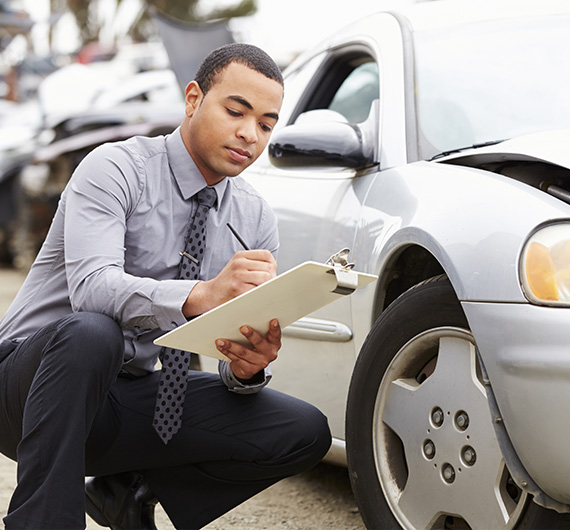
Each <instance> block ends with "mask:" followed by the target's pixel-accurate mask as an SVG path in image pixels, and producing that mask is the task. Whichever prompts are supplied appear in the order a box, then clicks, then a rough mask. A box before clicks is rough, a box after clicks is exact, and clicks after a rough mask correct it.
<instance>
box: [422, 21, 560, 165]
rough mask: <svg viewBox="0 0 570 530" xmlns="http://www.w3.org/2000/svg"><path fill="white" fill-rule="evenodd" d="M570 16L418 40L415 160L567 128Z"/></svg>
mask: <svg viewBox="0 0 570 530" xmlns="http://www.w3.org/2000/svg"><path fill="white" fill-rule="evenodd" d="M569 27H570V16H566V15H565V16H561V15H557V16H545V17H533V18H520V19H511V20H500V21H494V22H485V23H477V24H470V25H464V26H461V27H457V28H454V29H452V30H449V29H438V30H436V31H429V32H428V31H420V32H417V33H416V34H415V37H414V48H415V60H416V63H415V68H416V72H415V73H416V91H415V93H416V98H417V99H416V105H417V118H418V128H419V146H420V158H421V159H428V158H431V157H432V156H434V155H436V154H438V153H441V152H443V151H451V150H454V149H459V148H463V147H466V146H470V145H473V144H481V143H485V142H491V141H496V140H501V139H507V138H513V137H515V136H519V135H523V134H530V133H533V132H538V131H544V130H550V129H562V128H570V91H569V90H568V87H569V86H570V54H569V53H567V47H568V31H569V30H568V28H569Z"/></svg>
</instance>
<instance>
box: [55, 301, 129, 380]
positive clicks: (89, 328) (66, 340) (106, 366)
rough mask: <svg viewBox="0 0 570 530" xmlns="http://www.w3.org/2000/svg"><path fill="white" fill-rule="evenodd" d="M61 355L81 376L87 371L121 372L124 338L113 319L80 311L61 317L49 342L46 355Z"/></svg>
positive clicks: (68, 365)
mask: <svg viewBox="0 0 570 530" xmlns="http://www.w3.org/2000/svg"><path fill="white" fill-rule="evenodd" d="M49 353H52V354H55V355H57V357H58V360H59V363H60V364H62V365H63V366H65V367H66V368H67V369H68V370H70V371H71V372H73V373H74V374H76V375H77V377H81V376H82V375H83V374H85V375H88V374H93V375H95V374H98V373H101V372H103V373H110V374H113V373H114V374H116V373H118V372H119V370H120V368H121V365H122V363H123V356H124V339H123V333H122V331H121V328H120V327H119V325H118V324H117V322H115V321H114V320H113V319H112V318H110V317H108V316H106V315H103V314H100V313H89V312H80V313H73V314H71V315H68V316H67V317H65V318H63V319H61V320H60V321H59V323H58V325H57V331H56V332H55V334H54V335H53V338H52V340H51V341H50V343H49V344H48V345H47V347H46V350H45V352H44V354H45V355H47V354H49Z"/></svg>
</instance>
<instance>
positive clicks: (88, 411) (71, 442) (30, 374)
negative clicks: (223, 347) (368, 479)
mask: <svg viewBox="0 0 570 530" xmlns="http://www.w3.org/2000/svg"><path fill="white" fill-rule="evenodd" d="M3 348H4V350H5V351H4V353H6V348H10V345H9V343H8V342H4V343H3ZM1 356H2V352H0V358H1ZM122 359H123V335H122V332H121V330H120V328H119V326H118V325H117V324H116V322H115V321H114V320H112V319H110V318H108V317H106V316H104V315H100V314H96V313H77V314H72V315H69V316H67V317H65V318H63V319H61V320H59V321H57V322H54V323H53V324H50V325H48V326H46V327H45V328H43V329H41V330H39V331H38V332H37V333H35V334H34V335H32V336H30V337H29V338H28V339H26V340H25V341H24V342H22V343H20V344H18V346H17V347H16V348H15V349H14V350H13V351H12V352H11V353H9V354H8V355H7V356H6V357H5V358H4V360H3V361H1V362H0V451H1V452H2V453H4V454H5V455H6V456H8V457H10V458H12V459H14V460H17V462H18V486H17V488H16V490H15V492H14V494H13V496H12V499H11V502H10V507H9V510H8V515H7V516H6V517H5V519H4V523H5V524H6V528H7V529H13V528H34V529H39V528H43V529H55V528H57V529H67V528H84V527H85V494H84V477H85V476H86V475H87V476H91V475H107V474H113V473H120V472H124V471H131V470H138V471H140V472H141V473H142V474H143V476H144V477H145V479H146V480H147V482H148V483H149V485H150V487H151V489H152V490H153V491H154V493H155V495H156V496H157V498H158V499H159V501H160V503H161V504H162V506H163V508H164V509H165V511H166V513H167V514H168V516H169V517H170V519H171V520H172V522H173V524H174V525H175V526H176V528H178V529H194V528H200V527H202V526H204V525H205V524H207V523H208V522H210V521H212V520H214V519H216V518H217V517H219V516H220V515H222V514H224V513H225V512H227V511H228V510H230V509H231V508H233V507H234V506H237V505H238V504H240V503H241V502H243V501H244V500H246V499H248V498H249V497H251V496H253V495H255V494H256V493H258V492H259V491H261V490H263V489H265V488H267V487H268V486H270V485H272V484H274V483H275V482H277V481H279V480H280V479H282V478H284V477H287V476H291V475H293V474H296V473H299V472H301V471H304V470H306V469H309V468H310V467H312V466H314V465H315V464H316V463H317V462H319V460H320V459H321V458H322V457H323V456H324V454H325V453H326V451H327V450H328V448H329V446H330V432H329V429H328V425H327V421H326V418H325V417H324V416H323V415H322V414H321V413H320V412H319V411H318V410H317V409H315V408H314V407H312V406H311V405H309V404H307V403H305V402H303V401H300V400H297V399H295V398H293V397H290V396H287V395H285V394H282V393H280V392H277V391H273V390H271V389H269V388H265V389H263V390H262V391H261V392H259V393H257V394H251V395H242V394H236V393H233V392H230V391H228V389H227V388H226V387H225V385H224V384H223V383H222V382H221V381H220V379H219V377H218V375H217V374H208V373H202V372H190V375H189V384H188V391H187V393H186V400H185V407H184V416H183V425H182V427H181V429H180V431H179V432H178V433H177V434H176V435H175V436H174V438H173V439H172V440H171V441H170V442H169V443H168V445H164V444H163V442H162V441H161V440H160V438H159V437H158V435H157V434H156V433H155V431H154V429H153V427H152V418H153V410H154V404H155V397H156V390H157V387H158V379H159V374H158V373H154V374H150V375H148V376H144V377H140V378H135V379H132V378H126V377H122V376H117V374H119V372H120V368H121V365H122Z"/></svg>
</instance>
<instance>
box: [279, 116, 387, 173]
mask: <svg viewBox="0 0 570 530" xmlns="http://www.w3.org/2000/svg"><path fill="white" fill-rule="evenodd" d="M373 108H375V106H373ZM370 114H371V118H369V119H368V120H366V121H365V122H363V123H361V124H354V123H348V122H347V121H346V119H345V118H344V117H343V116H342V115H341V114H338V113H336V112H333V111H330V110H324V109H319V110H313V111H309V112H305V113H303V114H301V115H300V116H299V118H298V119H297V121H296V122H295V123H294V124H293V125H289V126H287V127H284V128H282V129H280V130H278V131H276V132H275V133H274V134H273V137H272V139H271V142H270V144H269V159H270V161H271V163H272V164H273V165H274V166H276V167H280V168H295V167H337V168H343V167H344V168H356V169H359V168H364V167H367V166H370V165H372V164H374V162H375V153H376V141H375V139H376V133H375V132H374V127H373V126H371V123H370V121H372V123H377V122H376V119H374V116H376V115H377V114H376V113H373V112H372V111H371V113H370ZM376 129H377V128H376Z"/></svg>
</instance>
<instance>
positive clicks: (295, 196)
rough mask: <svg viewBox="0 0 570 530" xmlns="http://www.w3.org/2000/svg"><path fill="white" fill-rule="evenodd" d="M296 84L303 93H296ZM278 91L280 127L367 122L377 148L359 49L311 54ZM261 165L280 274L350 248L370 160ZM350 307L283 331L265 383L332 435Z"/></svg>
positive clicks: (375, 93) (347, 352)
mask: <svg viewBox="0 0 570 530" xmlns="http://www.w3.org/2000/svg"><path fill="white" fill-rule="evenodd" d="M290 77H292V80H291V81H292V82H289V81H290V79H289V78H290ZM307 78H309V79H307ZM295 83H297V84H301V83H302V84H303V86H304V87H306V88H305V90H304V91H302V92H300V93H299V92H296V91H295ZM285 92H286V94H287V96H289V97H293V98H295V104H294V105H291V103H290V102H289V101H285V104H284V112H285V113H286V116H285V119H286V120H287V122H286V123H287V124H296V123H303V122H311V123H319V121H322V122H323V126H324V127H327V123H329V122H330V123H334V121H343V122H348V123H351V124H362V123H364V122H367V120H368V122H369V129H370V128H371V129H372V140H371V141H372V142H373V143H374V144H376V145H377V142H378V137H377V133H378V115H377V113H378V104H377V103H375V102H377V101H378V99H379V97H380V95H379V73H378V65H377V62H376V61H375V60H374V58H373V55H372V52H371V51H370V50H369V49H367V47H366V46H363V45H362V44H353V43H347V44H346V45H344V46H340V47H338V48H337V49H335V50H333V51H330V52H328V53H324V54H321V55H318V56H315V57H314V58H312V59H311V60H310V61H308V62H307V63H306V64H304V65H303V66H302V67H301V68H300V69H299V70H298V71H296V72H293V74H290V75H289V77H288V78H287V81H286V85H285ZM288 105H289V107H288ZM262 166H263V168H262V169H261V170H259V168H257V171H256V172H252V173H250V174H249V175H248V177H247V178H248V180H250V182H252V184H253V185H254V186H255V187H256V188H257V189H258V190H259V191H260V192H261V193H262V194H263V195H264V196H265V197H266V198H267V200H268V201H269V203H270V204H271V206H272V207H273V209H274V210H275V212H276V214H277V216H278V218H279V232H280V240H281V247H280V251H279V260H278V264H279V272H284V271H285V270H288V269H290V268H291V267H293V266H295V265H297V264H299V263H301V262H303V261H307V260H314V261H320V262H324V261H326V260H327V259H328V258H329V257H330V256H331V255H332V254H334V253H336V252H337V251H339V250H340V249H342V248H344V247H348V248H352V247H353V245H354V241H355V237H356V230H357V226H358V222H359V218H360V210H361V205H362V204H363V202H364V199H365V195H366V191H367V189H368V187H369V185H370V177H371V176H372V175H373V174H374V173H375V172H376V169H375V164H374V163H373V164H371V165H370V167H368V168H367V169H366V170H361V171H357V170H355V169H350V168H343V167H330V168H326V169H322V168H314V167H306V168H294V169H279V168H277V167H275V166H273V165H271V164H269V163H266V164H265V165H263V164H262ZM356 265H357V267H358V264H356ZM350 304H351V300H350V297H346V298H343V299H341V300H338V301H337V302H335V303H333V304H331V305H329V306H327V307H325V308H323V309H322V310H320V311H317V312H316V313H314V314H312V315H310V317H308V318H304V319H302V320H301V321H299V322H297V323H296V324H294V325H292V326H290V327H288V328H286V329H285V330H284V346H283V349H282V351H281V354H280V356H279V359H278V361H277V362H276V365H275V369H274V382H272V386H274V387H276V388H279V389H280V390H283V391H285V392H288V393H291V394H293V395H296V396H298V397H301V398H303V399H306V400H308V401H310V402H312V403H314V404H315V405H317V406H318V407H319V408H321V410H323V411H324V412H325V413H326V414H328V416H329V421H330V422H331V426H332V428H333V432H335V434H336V435H337V436H342V435H343V433H344V421H343V419H342V414H339V411H342V410H343V409H344V403H345V401H346V388H347V387H348V382H349V379H350V374H351V371H352V366H353V364H354V360H355V355H356V352H355V348H354V341H353V340H352V321H351V305H350ZM334 411H336V414H334V413H333V412H334Z"/></svg>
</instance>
